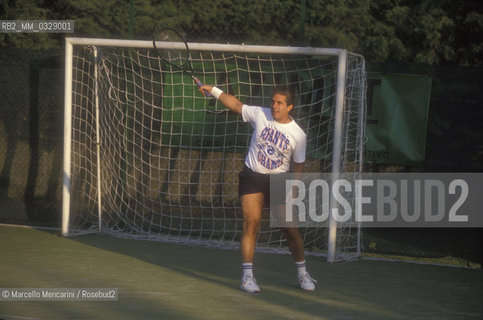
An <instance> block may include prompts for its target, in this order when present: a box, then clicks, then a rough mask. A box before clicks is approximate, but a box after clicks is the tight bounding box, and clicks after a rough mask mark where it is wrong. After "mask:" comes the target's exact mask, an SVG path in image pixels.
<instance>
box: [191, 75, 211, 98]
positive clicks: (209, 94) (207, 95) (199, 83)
mask: <svg viewBox="0 0 483 320" xmlns="http://www.w3.org/2000/svg"><path fill="white" fill-rule="evenodd" d="M193 79H194V80H195V82H196V85H197V86H198V88H201V87H202V86H204V84H203V82H201V81H200V80H199V79H198V78H196V77H194V78H193ZM203 94H204V95H205V97H211V93H209V92H207V91H203Z"/></svg>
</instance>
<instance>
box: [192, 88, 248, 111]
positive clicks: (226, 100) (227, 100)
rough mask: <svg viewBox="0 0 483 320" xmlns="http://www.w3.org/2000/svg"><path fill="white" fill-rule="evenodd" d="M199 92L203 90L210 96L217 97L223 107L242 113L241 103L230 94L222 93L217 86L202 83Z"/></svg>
mask: <svg viewBox="0 0 483 320" xmlns="http://www.w3.org/2000/svg"><path fill="white" fill-rule="evenodd" d="M200 91H201V93H203V94H205V92H209V93H210V94H211V95H212V96H214V97H215V98H217V99H218V101H220V102H221V103H223V105H225V107H227V108H228V109H230V110H231V111H233V112H236V113H238V114H241V113H242V107H243V103H242V102H241V101H240V100H238V99H237V98H235V97H234V96H232V95H231V94H228V93H224V92H223V91H221V90H220V89H218V88H217V87H213V86H210V85H204V86H202V87H201V88H200Z"/></svg>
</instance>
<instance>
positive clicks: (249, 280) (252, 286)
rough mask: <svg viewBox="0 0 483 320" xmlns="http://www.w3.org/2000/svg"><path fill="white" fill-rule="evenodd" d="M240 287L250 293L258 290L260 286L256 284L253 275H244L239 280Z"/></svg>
mask: <svg viewBox="0 0 483 320" xmlns="http://www.w3.org/2000/svg"><path fill="white" fill-rule="evenodd" d="M240 289H242V290H243V291H246V292H250V293H257V292H260V288H259V287H258V285H257V280H255V277H254V276H251V275H244V276H243V277H242V280H241V284H240Z"/></svg>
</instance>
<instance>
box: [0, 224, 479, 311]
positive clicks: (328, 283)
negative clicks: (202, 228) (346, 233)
mask: <svg viewBox="0 0 483 320" xmlns="http://www.w3.org/2000/svg"><path fill="white" fill-rule="evenodd" d="M0 231H1V232H0V240H1V241H0V243H1V248H2V250H1V252H2V257H3V258H4V259H2V262H0V268H1V269H2V270H4V274H5V275H8V276H6V277H5V278H3V279H1V280H0V287H4V288H5V287H44V288H52V287H58V288H65V287H72V288H79V287H94V288H100V287H106V288H119V301H117V302H75V301H74V302H1V303H0V318H2V316H1V315H12V314H13V315H18V316H24V317H32V318H49V319H56V318H59V319H60V318H78V319H86V318H90V319H95V318H114V317H115V318H118V319H131V318H139V319H175V318H178V319H208V318H209V319H216V318H220V319H227V318H234V319H238V318H251V319H272V318H277V319H312V318H313V319H341V318H344V319H345V318H348V319H411V318H422V319H434V318H436V319H481V318H482V315H483V302H482V301H481V296H483V274H482V273H481V271H480V270H468V269H457V268H446V267H435V266H427V265H414V264H406V263H389V262H382V261H358V262H353V263H339V264H329V263H326V262H324V260H323V259H321V258H314V257H308V258H307V261H308V267H309V271H310V273H311V275H312V276H313V277H314V278H315V279H317V280H318V286H317V290H316V291H315V292H313V293H308V292H303V291H302V290H300V289H298V287H297V284H296V281H295V275H296V271H295V267H294V265H293V262H292V260H291V257H290V256H288V255H285V256H283V255H282V256H281V255H272V254H257V255H256V257H255V261H254V267H255V269H254V270H255V276H256V277H257V280H258V282H259V284H260V286H261V289H262V292H261V293H260V294H247V293H245V292H242V291H241V290H240V289H239V288H238V286H239V280H240V276H241V271H240V258H239V254H238V252H236V251H228V250H219V249H210V248H200V247H192V246H183V245H175V244H167V243H160V242H151V241H137V240H128V239H119V238H113V237H109V236H106V235H102V234H100V235H89V236H81V237H75V238H62V237H60V236H58V234H56V233H52V232H42V231H39V230H34V229H24V228H12V227H0ZM4 318H7V317H5V316H4Z"/></svg>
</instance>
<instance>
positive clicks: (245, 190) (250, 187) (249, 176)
mask: <svg viewBox="0 0 483 320" xmlns="http://www.w3.org/2000/svg"><path fill="white" fill-rule="evenodd" d="M238 178H239V183H238V196H239V197H240V196H242V195H244V194H250V193H259V192H262V193H263V195H264V198H265V207H268V205H269V203H270V175H269V174H263V173H258V172H255V171H253V170H252V169H250V168H248V167H247V166H245V167H244V168H243V170H242V171H241V172H240V173H239V174H238Z"/></svg>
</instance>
